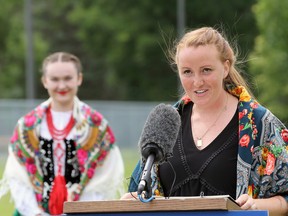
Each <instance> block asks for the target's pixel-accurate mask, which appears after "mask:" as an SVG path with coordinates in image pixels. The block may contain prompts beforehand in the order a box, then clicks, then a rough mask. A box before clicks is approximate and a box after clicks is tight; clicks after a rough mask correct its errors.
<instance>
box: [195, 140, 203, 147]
mask: <svg viewBox="0 0 288 216" xmlns="http://www.w3.org/2000/svg"><path fill="white" fill-rule="evenodd" d="M202 144H203V143H202V139H197V144H196V145H197V147H201V146H202Z"/></svg>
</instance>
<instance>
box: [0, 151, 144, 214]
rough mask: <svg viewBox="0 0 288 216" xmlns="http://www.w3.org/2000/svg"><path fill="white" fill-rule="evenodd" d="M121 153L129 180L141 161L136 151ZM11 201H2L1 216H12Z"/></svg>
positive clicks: (1, 163)
mask: <svg viewBox="0 0 288 216" xmlns="http://www.w3.org/2000/svg"><path fill="white" fill-rule="evenodd" d="M121 152H122V155H123V160H124V163H125V177H126V178H127V179H128V178H129V177H130V175H131V173H132V171H133V169H134V167H135V165H136V163H137V161H138V159H139V154H138V152H137V150H135V149H122V150H121ZM5 160H6V157H4V156H1V155H0V179H1V178H2V173H3V169H4V165H5ZM127 183H128V180H127ZM9 200H10V195H9V194H8V195H5V196H4V197H2V198H1V199H0V216H12V214H13V211H14V205H13V203H12V202H10V201H9Z"/></svg>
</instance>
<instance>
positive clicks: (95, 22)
mask: <svg viewBox="0 0 288 216" xmlns="http://www.w3.org/2000/svg"><path fill="white" fill-rule="evenodd" d="M287 8H288V1H283V0H274V1H271V0H233V1H227V0H217V1H216V0H193V1H192V0H191V1H190V0H157V1H155V0H145V1H140V0H135V1H131V0H111V1H107V0H82V1H79V0H61V1H58V0H49V1H47V0H37V1H35V0H23V1H19V0H9V1H1V7H0V26H1V29H0V50H1V53H0V98H2V99H3V98H9V99H12V98H37V99H41V98H46V97H47V93H46V91H45V89H44V88H43V87H42V86H41V83H40V82H39V80H40V76H41V73H40V68H41V62H42V60H43V59H44V57H46V56H47V55H48V54H50V53H51V52H55V51H60V50H64V51H68V52H72V53H74V54H75V55H77V56H79V58H80V59H81V60H82V62H83V68H84V69H83V72H84V83H83V85H82V86H81V88H80V92H79V96H80V98H81V99H84V100H118V101H121V100H122V101H123V100H124V101H175V100H177V99H178V97H179V90H180V87H179V81H178V78H177V73H175V71H174V69H175V67H173V66H171V65H170V63H169V61H168V59H167V52H168V50H169V49H170V48H172V47H173V45H174V42H175V40H176V39H177V38H179V37H180V36H181V35H183V33H184V32H185V31H187V30H189V29H194V28H197V27H202V26H213V27H216V28H220V29H222V30H224V32H225V33H226V35H227V37H228V39H229V40H230V41H232V43H236V44H238V45H239V46H238V51H239V52H238V53H239V57H240V60H242V62H243V64H242V66H241V69H242V70H243V75H244V76H245V77H246V78H247V79H248V80H249V82H250V84H251V86H252V88H253V90H254V93H255V95H256V96H257V97H258V99H259V101H260V102H261V103H262V104H263V105H265V106H268V108H270V109H271V110H272V111H273V112H274V113H275V114H276V115H277V116H278V117H279V118H280V119H281V120H283V121H284V122H287V121H288V114H287V112H286V107H287V105H288V85H287V82H286V78H285V79H283V78H284V77H287V74H286V73H287V72H286V71H287V68H288V54H287V50H288V42H287V38H288V28H286V23H287V21H288V10H287Z"/></svg>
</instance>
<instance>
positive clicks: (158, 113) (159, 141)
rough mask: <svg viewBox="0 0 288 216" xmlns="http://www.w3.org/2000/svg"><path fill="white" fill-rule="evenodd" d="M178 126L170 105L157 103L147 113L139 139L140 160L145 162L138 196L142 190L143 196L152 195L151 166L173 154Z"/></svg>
mask: <svg viewBox="0 0 288 216" xmlns="http://www.w3.org/2000/svg"><path fill="white" fill-rule="evenodd" d="M180 126H181V118H180V115H179V113H178V111H177V110H176V109H175V108H174V107H173V106H171V105H165V104H163V103H162V104H159V105H158V106H156V107H155V108H154V109H153V110H152V111H151V112H150V114H149V115H148V118H147V120H146V122H145V124H144V127H143V130H142V134H141V136H140V140H139V147H140V150H141V156H142V161H143V163H145V166H144V169H143V172H142V176H141V180H140V183H139V185H138V190H137V194H138V196H139V198H140V197H141V194H142V193H143V192H144V196H145V198H149V197H151V196H152V190H151V169H152V166H153V164H154V163H157V164H162V163H164V162H166V161H167V158H169V157H171V156H173V147H174V145H175V142H176V139H177V136H178V133H179V130H180ZM141 201H142V200H141Z"/></svg>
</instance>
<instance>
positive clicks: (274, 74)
mask: <svg viewBox="0 0 288 216" xmlns="http://www.w3.org/2000/svg"><path fill="white" fill-rule="evenodd" d="M287 7H288V2H287V1H281V0H275V1H269V0H261V1H258V3H257V4H256V5H255V7H254V9H253V12H254V14H255V16H256V20H257V26H258V28H259V35H258V36H257V38H256V42H255V47H254V51H253V53H252V54H251V59H252V60H251V62H250V68H251V72H252V73H253V74H255V77H256V79H255V80H256V81H257V83H256V84H257V87H258V92H257V96H258V98H259V101H260V102H261V103H263V104H264V105H265V106H267V107H268V108H269V109H271V111H272V112H273V113H275V114H276V115H277V116H278V117H279V118H280V119H281V120H282V121H285V122H287V121H288V114H287V106H288V85H287V78H286V77H287V68H288V53H287V50H288V43H287V38H288V29H287V28H286V27H285V23H286V22H285V21H288V11H287V10H286V8H287Z"/></svg>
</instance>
